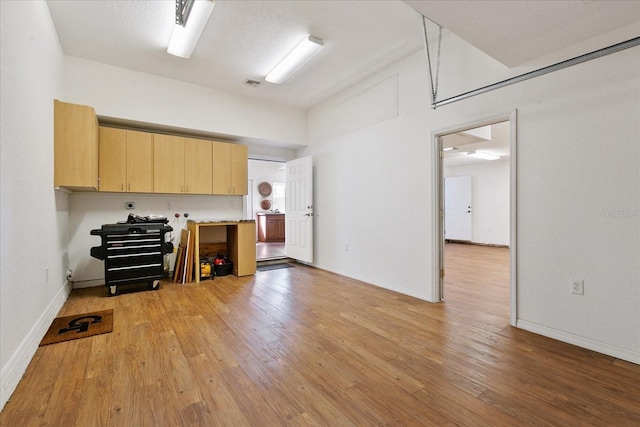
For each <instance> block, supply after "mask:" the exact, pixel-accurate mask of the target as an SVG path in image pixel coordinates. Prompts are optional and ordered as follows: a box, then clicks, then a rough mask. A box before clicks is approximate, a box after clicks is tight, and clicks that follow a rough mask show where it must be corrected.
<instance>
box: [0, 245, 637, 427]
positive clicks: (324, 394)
mask: <svg viewBox="0 0 640 427" xmlns="http://www.w3.org/2000/svg"><path fill="white" fill-rule="evenodd" d="M505 251H506V250H504V249H496V248H481V250H478V248H476V247H460V246H455V247H453V246H449V245H447V261H446V265H448V266H449V268H450V267H451V266H453V265H454V264H455V265H459V266H464V265H466V266H467V267H463V268H461V269H460V270H459V271H458V272H457V273H455V274H454V273H453V270H451V269H450V272H449V276H448V277H447V282H446V295H445V298H446V301H445V302H444V303H441V304H430V303H427V302H424V301H421V300H418V299H415V298H411V297H408V296H404V295H400V294H397V293H394V292H391V291H387V290H384V289H380V288H376V287H373V286H370V285H367V284H364V283H361V282H358V281H356V280H352V279H349V278H345V277H342V276H338V275H335V274H332V273H328V272H326V271H322V270H318V269H314V268H311V267H306V266H303V265H296V267H294V268H287V269H279V270H271V271H266V272H258V273H257V274H256V275H255V276H251V277H245V278H237V277H234V276H225V277H218V278H216V279H215V280H213V281H203V282H202V283H200V284H195V283H194V284H186V285H180V284H174V283H169V282H163V283H162V284H161V288H160V290H158V291H143V292H133V293H123V294H122V295H119V296H116V297H106V296H105V295H106V290H105V288H104V287H100V288H90V289H82V290H76V291H74V292H73V293H72V295H71V297H70V298H69V300H68V301H67V303H66V304H65V305H64V308H63V309H62V311H61V313H60V314H61V315H70V314H77V313H82V312H88V311H93V310H103V309H107V308H113V309H114V310H115V313H114V317H115V320H114V331H113V332H112V333H110V334H105V335H99V336H94V337H90V338H84V339H80V340H75V341H69V342H64V343H59V344H53V345H49V346H45V347H41V348H39V349H38V351H37V353H36V355H35V357H34V359H33V360H32V362H31V364H30V365H29V367H28V369H27V372H26V374H25V376H24V378H23V379H22V381H21V382H20V384H19V385H18V388H17V390H16V391H15V393H14V394H13V396H12V397H11V400H10V401H9V402H8V403H7V404H6V406H5V408H4V410H3V411H2V413H1V414H0V425H2V426H20V427H27V426H42V425H47V426H82V427H85V426H260V427H262V426H288V425H293V426H338V427H342V426H383V425H386V426H444V425H467V426H520V425H539V426H638V425H640V404H639V402H640V367H638V366H637V365H633V364H630V363H625V362H622V361H619V360H616V359H614V358H612V357H609V356H604V355H601V354H598V353H594V352H591V351H588V350H584V349H580V348H577V347H574V346H571V345H568V344H564V343H560V342H557V341H554V340H551V339H547V338H544V337H541V336H537V335H534V334H531V333H528V332H526V331H522V330H517V329H514V328H512V327H510V326H509V325H508V319H509V308H508V275H506V276H505V274H504V271H505V270H504V268H505V267H504V266H501V267H500V266H497V265H498V264H499V263H500V259H502V260H503V262H504V259H505V258H504V256H505ZM506 254H507V256H508V252H506ZM456 263H457V264H456ZM465 268H466V270H465ZM507 271H508V267H507ZM425 286H428V284H427V283H425ZM122 290H125V289H124V287H122Z"/></svg>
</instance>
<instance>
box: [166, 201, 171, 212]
mask: <svg viewBox="0 0 640 427" xmlns="http://www.w3.org/2000/svg"><path fill="white" fill-rule="evenodd" d="M167 210H168V211H170V210H171V202H167Z"/></svg>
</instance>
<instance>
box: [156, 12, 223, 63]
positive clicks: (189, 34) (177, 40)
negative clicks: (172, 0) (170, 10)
mask: <svg viewBox="0 0 640 427" xmlns="http://www.w3.org/2000/svg"><path fill="white" fill-rule="evenodd" d="M213 6H215V3H214V2H213V1H212V0H176V24H175V25H174V26H173V32H172V33H171V40H170V41H169V47H168V48H167V52H168V53H170V54H171V55H175V56H179V57H181V58H186V59H189V58H190V57H191V53H193V49H194V48H195V47H196V44H197V43H198V39H199V38H200V35H201V34H202V30H204V26H205V25H206V24H207V20H208V19H209V16H211V11H212V10H213Z"/></svg>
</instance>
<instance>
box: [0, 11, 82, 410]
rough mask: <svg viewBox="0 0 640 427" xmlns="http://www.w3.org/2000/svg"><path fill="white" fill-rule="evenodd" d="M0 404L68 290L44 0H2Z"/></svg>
mask: <svg viewBox="0 0 640 427" xmlns="http://www.w3.org/2000/svg"><path fill="white" fill-rule="evenodd" d="M0 8H1V9H0V15H1V17H2V23H1V25H0V29H1V31H2V33H1V34H2V35H1V37H0V40H1V43H2V44H1V48H0V54H1V55H2V57H1V58H2V59H1V64H2V73H1V79H2V80H1V82H2V84H1V86H2V90H1V91H0V99H1V106H0V123H1V129H2V131H1V132H0V161H1V167H0V194H1V199H2V201H1V203H0V209H1V215H0V223H1V239H0V241H1V246H0V254H1V261H0V265H1V266H0V327H1V328H2V329H1V332H0V368H1V371H0V378H1V383H0V387H1V390H0V406H4V404H5V403H6V401H7V399H8V398H9V397H10V395H11V393H12V392H13V390H14V389H15V386H16V385H17V384H18V381H19V380H20V378H21V376H22V374H23V373H24V371H25V369H26V367H27V364H28V363H29V361H30V360H31V357H32V356H33V354H34V353H35V351H36V349H37V347H38V344H39V342H40V340H41V339H42V337H43V336H44V333H45V332H46V330H47V329H48V327H49V325H50V324H51V321H52V320H53V318H54V317H55V316H56V314H57V313H58V311H59V309H60V308H61V307H62V304H63V303H64V301H65V300H66V298H67V296H68V291H69V289H68V286H67V283H66V270H67V265H68V262H69V257H68V253H67V230H68V212H69V206H68V197H67V195H66V194H64V193H59V192H55V191H54V189H53V99H54V98H56V97H59V96H60V94H61V88H62V85H61V83H62V72H63V55H62V50H61V48H60V45H59V43H58V39H57V36H56V33H55V30H54V28H53V23H52V21H51V17H50V15H49V10H48V8H47V5H46V3H45V2H44V1H30V2H24V1H2V2H0Z"/></svg>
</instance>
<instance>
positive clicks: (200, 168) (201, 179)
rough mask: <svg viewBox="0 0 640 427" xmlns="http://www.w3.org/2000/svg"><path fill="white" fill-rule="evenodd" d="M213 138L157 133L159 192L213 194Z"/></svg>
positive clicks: (156, 179) (155, 188)
mask: <svg viewBox="0 0 640 427" xmlns="http://www.w3.org/2000/svg"><path fill="white" fill-rule="evenodd" d="M211 159H212V142H211V141H206V140H203V139H194V138H186V137H181V136H174V135H161V134H154V135H153V169H154V175H153V177H154V180H153V181H154V182H153V191H154V192H155V193H181V194H211V190H212V178H211V176H212V175H211V174H212V165H211Z"/></svg>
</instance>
